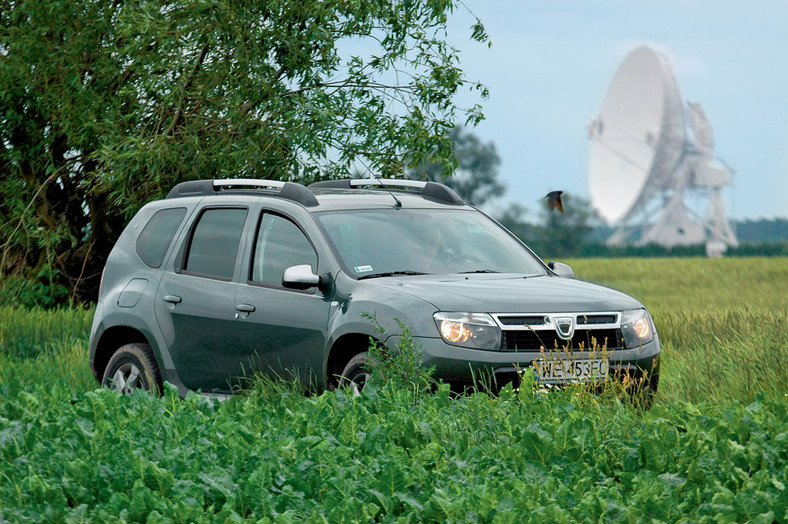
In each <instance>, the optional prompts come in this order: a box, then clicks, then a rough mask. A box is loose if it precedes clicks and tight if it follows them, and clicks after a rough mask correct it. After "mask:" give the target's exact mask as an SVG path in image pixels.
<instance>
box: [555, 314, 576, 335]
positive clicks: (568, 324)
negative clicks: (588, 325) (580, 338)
mask: <svg viewBox="0 0 788 524" xmlns="http://www.w3.org/2000/svg"><path fill="white" fill-rule="evenodd" d="M553 322H554V323H555V327H556V332H557V333H558V336H559V337H560V338H561V339H563V340H571V339H572V336H573V335H574V334H575V319H574V318H573V317H554V318H553Z"/></svg>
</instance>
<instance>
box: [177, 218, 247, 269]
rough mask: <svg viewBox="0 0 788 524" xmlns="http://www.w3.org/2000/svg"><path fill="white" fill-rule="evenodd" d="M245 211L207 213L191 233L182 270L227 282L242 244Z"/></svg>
mask: <svg viewBox="0 0 788 524" xmlns="http://www.w3.org/2000/svg"><path fill="white" fill-rule="evenodd" d="M246 213H247V210H246V209H224V208H222V209H208V210H206V211H205V212H203V214H202V215H201V216H200V218H199V219H198V221H197V225H196V226H195V227H194V231H193V232H192V238H191V242H190V243H189V252H188V253H187V255H186V264H185V265H184V268H183V270H184V271H188V272H190V273H197V274H200V275H205V276H210V277H216V278H220V279H225V280H230V279H232V278H233V268H234V267H235V256H236V254H237V253H238V243H239V241H240V240H241V232H242V231H243V227H244V221H245V220H246Z"/></svg>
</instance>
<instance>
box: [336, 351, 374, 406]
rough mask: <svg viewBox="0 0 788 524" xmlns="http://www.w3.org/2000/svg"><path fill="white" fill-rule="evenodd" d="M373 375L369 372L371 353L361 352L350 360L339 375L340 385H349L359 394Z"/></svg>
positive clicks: (356, 394)
mask: <svg viewBox="0 0 788 524" xmlns="http://www.w3.org/2000/svg"><path fill="white" fill-rule="evenodd" d="M371 377H372V375H371V374H370V372H369V353H367V352H364V353H359V354H357V355H356V356H354V357H353V358H351V359H350V361H348V363H347V364H346V365H345V369H343V370H342V374H341V375H340V377H339V387H348V388H350V390H351V391H352V393H353V395H355V396H358V395H360V394H361V392H362V391H363V390H364V386H365V385H366V384H367V382H368V381H369V379H370V378H371Z"/></svg>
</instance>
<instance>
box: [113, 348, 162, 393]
mask: <svg viewBox="0 0 788 524" xmlns="http://www.w3.org/2000/svg"><path fill="white" fill-rule="evenodd" d="M101 385H102V386H104V387H107V388H110V389H112V390H114V391H117V392H118V393H119V394H121V395H130V394H131V393H132V391H134V390H135V389H144V390H145V391H148V392H150V393H153V394H154V395H161V390H162V382H161V374H160V373H159V367H158V366H157V365H156V359H155V358H153V351H152V350H151V348H150V346H149V345H148V344H137V343H134V344H126V345H125V346H121V347H120V348H119V349H118V350H117V351H115V354H114V355H112V358H111V359H110V360H109V363H108V364H107V367H106V369H105V370H104V377H103V378H102V379H101Z"/></svg>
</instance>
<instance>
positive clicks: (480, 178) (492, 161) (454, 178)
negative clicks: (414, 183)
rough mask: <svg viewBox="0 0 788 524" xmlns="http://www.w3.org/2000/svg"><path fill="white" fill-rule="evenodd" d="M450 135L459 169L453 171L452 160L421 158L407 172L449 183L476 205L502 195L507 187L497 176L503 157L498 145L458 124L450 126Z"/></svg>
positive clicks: (448, 184) (465, 198)
mask: <svg viewBox="0 0 788 524" xmlns="http://www.w3.org/2000/svg"><path fill="white" fill-rule="evenodd" d="M449 139H450V140H451V143H452V149H453V151H454V157H455V158H456V160H457V164H456V167H457V169H456V171H454V172H453V173H452V170H451V169H449V168H451V167H452V166H451V165H450V164H446V163H443V164H441V163H437V162H422V164H421V165H419V166H417V167H415V168H413V169H411V170H409V172H408V176H409V177H410V178H414V179H417V180H431V181H433V182H441V183H443V184H446V185H447V186H449V187H450V188H452V189H454V190H455V191H456V192H457V194H458V195H460V196H461V197H462V199H463V200H465V201H466V202H468V203H469V204H471V205H474V206H481V205H483V204H484V203H485V202H487V201H488V200H490V199H491V198H495V197H499V196H501V195H503V193H504V191H505V190H506V187H505V186H504V185H503V184H502V183H501V182H500V181H499V180H498V166H499V165H500V164H501V159H500V157H498V153H497V152H496V151H495V145H494V144H492V143H487V144H484V143H482V141H481V140H479V138H478V137H477V136H476V135H474V134H473V133H470V132H468V131H466V130H465V129H464V128H463V127H459V126H458V127H455V128H454V129H452V130H451V132H450V133H449Z"/></svg>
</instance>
